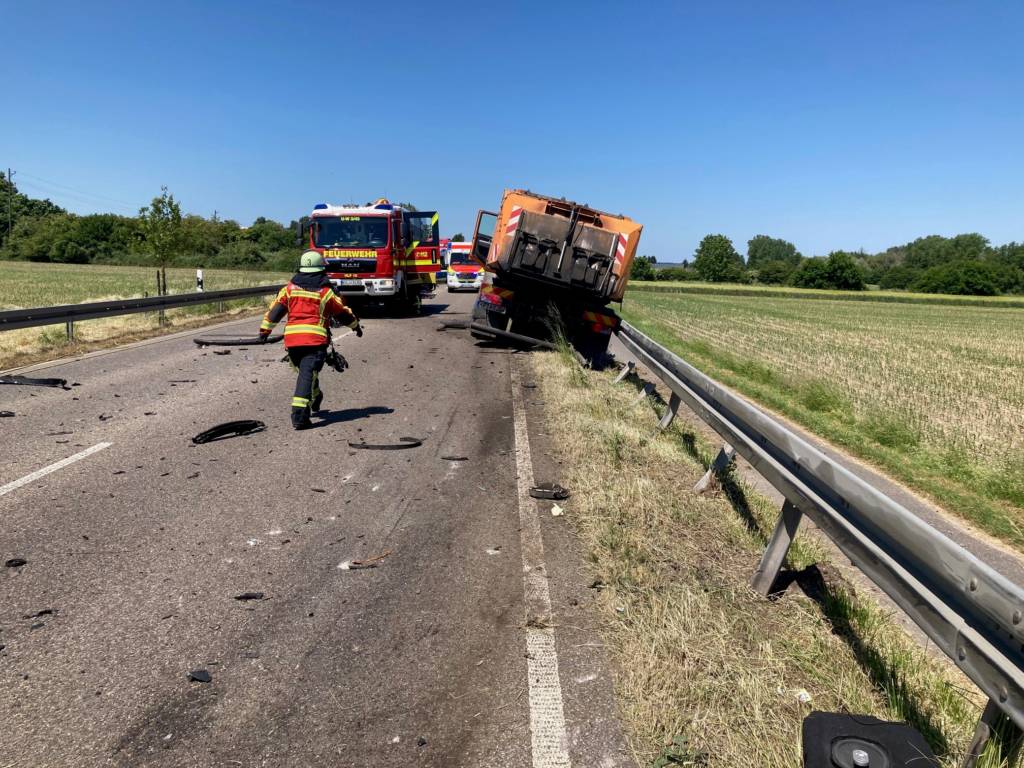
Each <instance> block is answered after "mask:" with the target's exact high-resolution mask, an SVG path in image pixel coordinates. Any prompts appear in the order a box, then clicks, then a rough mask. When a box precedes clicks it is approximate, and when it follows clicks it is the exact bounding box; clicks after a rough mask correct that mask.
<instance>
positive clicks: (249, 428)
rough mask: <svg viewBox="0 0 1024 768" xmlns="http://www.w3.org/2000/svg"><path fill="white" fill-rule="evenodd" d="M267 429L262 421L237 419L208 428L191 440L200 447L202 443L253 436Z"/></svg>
mask: <svg viewBox="0 0 1024 768" xmlns="http://www.w3.org/2000/svg"><path fill="white" fill-rule="evenodd" d="M266 428H267V425H266V424H264V423H263V422H262V421H256V420H255V419H239V420H238V421H226V422H224V423H223V424H218V425H217V426H215V427H210V428H209V429H207V430H206V431H204V432H200V433H199V434H198V435H196V436H195V437H193V438H192V442H193V443H195V444H196V445H202V444H203V443H209V442H213V441H214V440H221V439H223V438H226V437H241V436H242V435H253V434H255V433H257V432H262V431H263V430H265V429H266Z"/></svg>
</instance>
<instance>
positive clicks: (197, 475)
mask: <svg viewBox="0 0 1024 768" xmlns="http://www.w3.org/2000/svg"><path fill="white" fill-rule="evenodd" d="M197 477H199V473H198V472H193V473H192V474H191V475H187V476H186V477H185V479H186V480H195V479H196V478H197Z"/></svg>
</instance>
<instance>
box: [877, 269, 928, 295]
mask: <svg viewBox="0 0 1024 768" xmlns="http://www.w3.org/2000/svg"><path fill="white" fill-rule="evenodd" d="M921 274H922V272H921V270H920V269H914V268H913V267H904V266H899V267H893V268H892V269H890V270H889V271H888V272H883V273H882V275H881V277H879V278H878V287H879V288H882V289H884V290H887V291H891V290H899V291H903V290H906V289H907V288H909V287H910V285H911V284H912V283H913V282H914V281H916V280H917V279H918V278H919V277H920V276H921Z"/></svg>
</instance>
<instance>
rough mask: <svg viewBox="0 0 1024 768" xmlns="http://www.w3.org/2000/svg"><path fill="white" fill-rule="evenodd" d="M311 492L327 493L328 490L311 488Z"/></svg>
mask: <svg viewBox="0 0 1024 768" xmlns="http://www.w3.org/2000/svg"><path fill="white" fill-rule="evenodd" d="M309 490H311V491H312V492H313V493H327V490H326V489H325V488H310V489H309Z"/></svg>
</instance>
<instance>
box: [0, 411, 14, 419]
mask: <svg viewBox="0 0 1024 768" xmlns="http://www.w3.org/2000/svg"><path fill="white" fill-rule="evenodd" d="M13 415H14V411H0V419H8V418H10V417H11V416H13Z"/></svg>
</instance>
